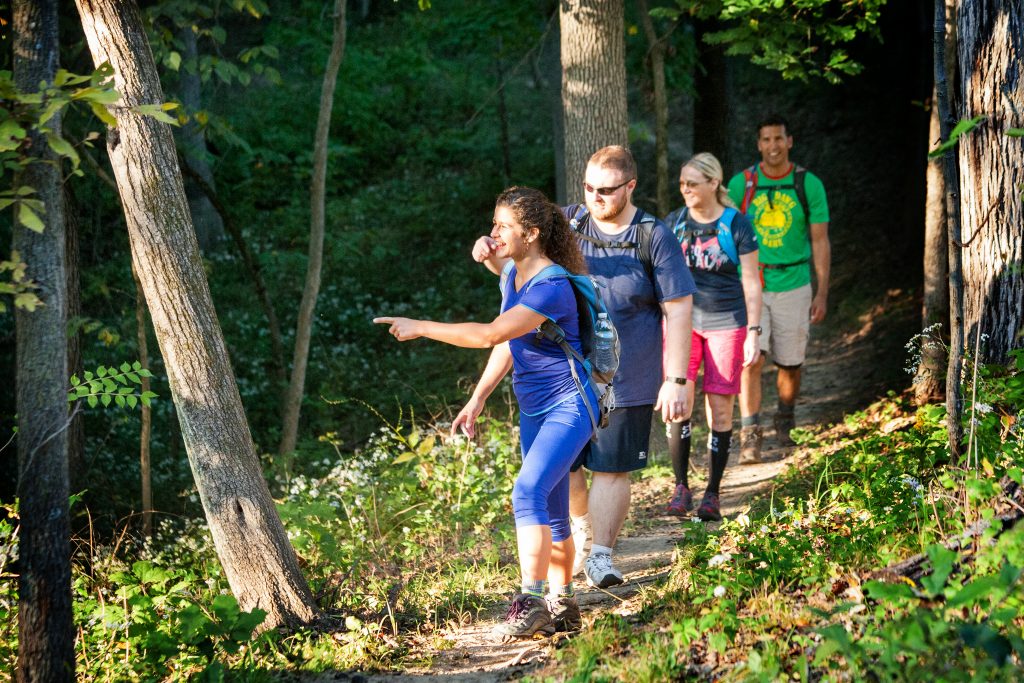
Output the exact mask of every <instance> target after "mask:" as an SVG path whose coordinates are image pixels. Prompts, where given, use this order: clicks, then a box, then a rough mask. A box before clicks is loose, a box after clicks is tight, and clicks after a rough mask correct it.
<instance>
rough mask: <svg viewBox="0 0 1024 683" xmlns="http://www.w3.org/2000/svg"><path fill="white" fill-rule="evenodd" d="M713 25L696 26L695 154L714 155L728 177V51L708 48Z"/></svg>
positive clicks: (713, 28) (730, 163) (729, 162)
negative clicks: (707, 36) (707, 153)
mask: <svg viewBox="0 0 1024 683" xmlns="http://www.w3.org/2000/svg"><path fill="white" fill-rule="evenodd" d="M717 29H718V26H717V25H716V24H715V23H714V22H713V21H700V22H697V26H696V34H697V65H696V67H695V68H694V77H693V87H694V90H696V92H697V96H696V101H695V102H694V104H693V153H694V154H699V153H700V152H711V153H712V154H714V155H715V157H716V158H717V159H718V161H720V162H721V164H722V168H723V169H725V173H726V175H728V174H729V169H730V168H732V160H731V159H730V158H729V157H730V155H729V135H728V130H729V129H728V123H729V122H728V117H729V97H728V91H727V81H728V78H727V70H726V63H725V48H724V47H723V46H721V45H708V44H707V43H706V42H704V39H703V38H702V36H703V35H704V34H705V33H709V32H711V31H715V30H717Z"/></svg>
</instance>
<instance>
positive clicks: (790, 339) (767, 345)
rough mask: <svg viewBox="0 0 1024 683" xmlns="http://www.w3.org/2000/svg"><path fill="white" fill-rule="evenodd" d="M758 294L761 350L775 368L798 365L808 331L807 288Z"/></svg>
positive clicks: (809, 312) (808, 304)
mask: <svg viewBox="0 0 1024 683" xmlns="http://www.w3.org/2000/svg"><path fill="white" fill-rule="evenodd" d="M762 294H763V299H762V302H763V304H762V309H761V328H762V332H761V350H762V351H764V352H765V353H767V354H768V355H769V356H770V357H771V359H772V361H773V362H774V363H775V364H776V365H802V364H803V362H804V359H805V358H806V357H807V338H808V336H809V335H810V331H811V297H812V295H811V285H810V284H807V285H804V286H803V287H798V288H797V289H791V290H789V291H788V292H763V293H762Z"/></svg>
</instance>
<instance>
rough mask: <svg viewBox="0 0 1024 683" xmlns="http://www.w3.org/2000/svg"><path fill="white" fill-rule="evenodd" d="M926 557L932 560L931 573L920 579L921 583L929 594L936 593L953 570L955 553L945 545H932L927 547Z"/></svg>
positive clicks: (939, 591)
mask: <svg viewBox="0 0 1024 683" xmlns="http://www.w3.org/2000/svg"><path fill="white" fill-rule="evenodd" d="M928 558H929V559H930V560H931V562H932V573H931V574H929V575H928V576H925V577H923V578H922V579H921V585H922V586H923V587H924V588H925V590H927V591H928V594H929V595H938V594H939V593H941V592H942V589H943V588H944V587H945V585H946V580H947V579H948V578H949V574H950V572H952V571H953V565H954V564H955V562H956V559H957V554H956V553H955V552H953V551H952V550H950V549H949V548H946V547H945V546H942V545H932V546H929V547H928Z"/></svg>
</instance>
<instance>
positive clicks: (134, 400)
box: [125, 394, 139, 408]
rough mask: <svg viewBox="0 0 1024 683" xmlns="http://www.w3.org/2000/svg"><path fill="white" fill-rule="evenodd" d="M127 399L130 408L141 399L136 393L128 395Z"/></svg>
mask: <svg viewBox="0 0 1024 683" xmlns="http://www.w3.org/2000/svg"><path fill="white" fill-rule="evenodd" d="M125 400H126V401H128V407H129V408H134V407H135V406H136V405H138V403H139V399H137V398H135V395H134V394H132V395H130V396H127V397H126V398H125Z"/></svg>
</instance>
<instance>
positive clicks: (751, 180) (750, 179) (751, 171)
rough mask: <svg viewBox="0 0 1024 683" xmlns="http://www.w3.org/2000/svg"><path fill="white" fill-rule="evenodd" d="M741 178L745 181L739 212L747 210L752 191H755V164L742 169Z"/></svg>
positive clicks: (752, 196)
mask: <svg viewBox="0 0 1024 683" xmlns="http://www.w3.org/2000/svg"><path fill="white" fill-rule="evenodd" d="M743 178H744V179H745V180H746V181H747V182H746V187H745V189H744V190H743V201H742V202H741V203H740V213H746V212H747V209H748V208H749V207H750V202H752V201H753V200H754V193H755V192H757V164H754V165H753V166H751V167H750V168H745V169H743Z"/></svg>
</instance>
